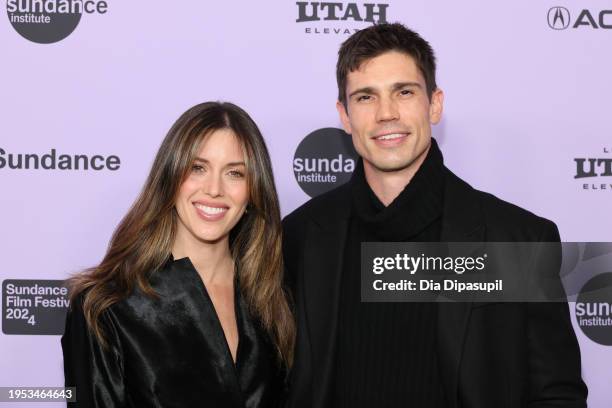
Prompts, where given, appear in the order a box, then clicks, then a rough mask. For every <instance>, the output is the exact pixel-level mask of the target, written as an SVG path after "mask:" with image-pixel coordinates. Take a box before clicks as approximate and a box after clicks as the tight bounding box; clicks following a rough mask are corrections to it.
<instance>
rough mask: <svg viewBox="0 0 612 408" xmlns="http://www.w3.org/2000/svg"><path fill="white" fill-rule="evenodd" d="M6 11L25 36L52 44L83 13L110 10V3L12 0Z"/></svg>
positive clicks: (65, 0)
mask: <svg viewBox="0 0 612 408" xmlns="http://www.w3.org/2000/svg"><path fill="white" fill-rule="evenodd" d="M6 11H7V13H8V18H9V21H10V22H11V25H12V26H13V28H14V29H15V31H17V32H18V33H19V34H20V35H21V36H22V37H23V38H25V39H27V40H30V41H32V42H35V43H39V44H51V43H55V42H58V41H61V40H63V39H64V38H66V37H68V36H69V35H70V34H72V32H73V31H74V29H75V28H76V27H77V25H78V24H79V22H80V21H81V16H82V15H83V13H86V14H94V13H96V14H106V12H107V11H108V4H107V2H106V1H104V0H100V1H96V0H8V1H7V2H6Z"/></svg>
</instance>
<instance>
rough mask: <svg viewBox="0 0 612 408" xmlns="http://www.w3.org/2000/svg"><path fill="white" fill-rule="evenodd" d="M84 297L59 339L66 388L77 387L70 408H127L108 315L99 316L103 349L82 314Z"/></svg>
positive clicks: (116, 343)
mask: <svg viewBox="0 0 612 408" xmlns="http://www.w3.org/2000/svg"><path fill="white" fill-rule="evenodd" d="M82 299H83V297H82V296H79V297H77V298H76V299H75V300H74V301H73V302H72V303H71V305H70V310H69V311H68V314H67V316H66V329H65V331H64V335H63V336H62V350H63V353H64V378H65V384H66V387H76V402H74V403H68V407H69V408H70V407H71V408H85V407H87V408H120V407H121V408H122V407H127V406H128V404H127V401H126V393H125V386H124V381H123V369H122V363H121V361H122V360H121V353H120V352H119V340H118V337H117V333H116V331H115V330H114V325H113V324H112V319H111V318H110V316H109V313H105V314H103V316H102V319H101V323H102V327H103V330H104V333H105V339H106V345H105V346H104V347H103V346H102V345H101V344H100V343H99V342H98V340H97V338H96V336H95V335H94V334H93V333H92V332H91V330H90V329H89V327H88V325H87V322H86V321H85V316H84V314H83V308H82V301H83V300H82Z"/></svg>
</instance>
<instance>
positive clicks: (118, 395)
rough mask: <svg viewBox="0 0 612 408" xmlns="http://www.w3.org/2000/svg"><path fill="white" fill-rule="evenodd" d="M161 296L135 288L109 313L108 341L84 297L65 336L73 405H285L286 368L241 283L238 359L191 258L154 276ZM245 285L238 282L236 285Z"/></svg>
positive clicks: (252, 407)
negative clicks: (91, 319) (91, 325)
mask: <svg viewBox="0 0 612 408" xmlns="http://www.w3.org/2000/svg"><path fill="white" fill-rule="evenodd" d="M150 282H151V285H152V287H153V288H154V289H155V291H156V292H157V293H158V294H159V295H160V296H159V298H157V299H152V298H150V297H148V296H146V295H144V294H142V293H141V292H140V291H135V292H134V293H133V294H132V295H131V296H129V297H128V298H127V299H125V300H123V301H121V302H119V303H116V304H114V305H113V306H111V307H110V309H108V310H107V312H106V313H104V315H103V320H102V322H103V328H104V329H105V333H106V338H107V340H108V347H106V348H104V347H101V345H100V344H99V342H98V341H97V340H96V338H95V336H93V334H92V333H90V331H89V330H88V327H87V325H86V322H85V319H84V316H83V310H82V305H81V302H82V298H78V299H76V301H75V302H73V304H72V305H71V310H70V311H69V313H68V316H67V320H66V330H65V333H64V335H63V336H62V348H63V352H64V374H65V379H66V386H76V387H77V388H76V396H77V402H76V403H69V404H68V406H69V407H79V408H84V407H87V408H115V407H130V408H131V407H138V408H147V407H164V408H171V407H177V408H178V407H181V408H184V407H220V408H221V407H228V408H229V407H231V408H234V407H236V408H264V407H278V406H280V404H281V400H282V395H283V392H284V373H285V370H284V369H283V368H282V367H281V366H280V364H279V363H278V358H277V357H276V353H275V350H274V347H273V345H272V343H271V342H270V339H269V337H268V336H267V335H266V333H265V332H264V331H263V329H262V328H261V326H260V325H259V324H258V322H257V321H256V320H255V319H253V318H252V317H251V316H250V315H249V312H248V307H247V305H246V304H245V302H244V300H243V299H242V297H241V296H240V294H239V289H238V288H236V298H235V307H236V320H237V324H238V333H239V344H238V351H237V357H236V364H234V361H233V359H232V356H231V353H230V350H229V347H228V345H227V342H226V340H225V335H224V333H223V329H222V327H221V323H220V322H219V319H218V317H217V314H216V312H215V309H214V306H213V304H212V301H211V299H210V297H209V295H208V293H207V291H206V287H205V286H204V284H203V282H202V280H201V278H200V276H199V275H198V273H197V271H196V270H195V268H194V267H193V265H192V264H191V261H190V260H189V259H188V258H182V259H178V260H174V259H172V258H170V260H169V261H168V262H167V263H166V265H165V266H164V267H163V268H162V269H161V270H159V271H156V272H155V273H153V274H152V276H151V278H150ZM236 286H237V285H236Z"/></svg>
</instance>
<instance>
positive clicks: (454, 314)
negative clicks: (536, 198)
mask: <svg viewBox="0 0 612 408" xmlns="http://www.w3.org/2000/svg"><path fill="white" fill-rule="evenodd" d="M446 173H447V175H446V185H445V192H444V210H443V216H442V234H441V237H440V241H442V242H483V241H484V238H485V236H484V233H485V230H484V220H483V219H482V211H481V203H480V201H479V200H478V197H477V195H476V194H475V191H474V189H473V188H472V187H471V186H470V185H468V184H467V183H465V182H464V181H463V180H461V179H460V178H458V177H457V176H455V175H454V174H453V173H452V172H451V171H450V170H448V169H446ZM471 309H472V303H471V302H441V303H439V304H438V361H439V367H440V376H441V378H442V383H443V385H444V389H445V391H446V395H447V400H448V403H449V404H450V405H449V406H450V407H452V408H455V407H457V394H458V381H459V367H460V362H461V355H462V349H463V343H464V339H465V334H466V329H467V326H468V322H469V319H470V312H471Z"/></svg>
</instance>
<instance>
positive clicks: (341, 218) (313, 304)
mask: <svg viewBox="0 0 612 408" xmlns="http://www.w3.org/2000/svg"><path fill="white" fill-rule="evenodd" d="M339 196H341V197H342V198H343V199H341V200H339V202H338V203H337V205H336V206H334V207H335V208H326V209H324V210H323V211H318V212H317V217H316V219H314V222H313V223H311V224H310V226H309V229H308V232H307V237H306V239H305V242H306V248H305V253H304V256H305V260H304V268H305V269H304V271H303V272H304V290H305V302H306V311H307V319H308V325H309V329H310V330H309V333H310V342H311V345H312V367H313V378H312V381H313V383H312V393H313V395H312V401H313V406H314V407H322V406H326V405H327V404H326V398H327V397H328V396H329V395H330V386H331V385H332V384H333V382H334V381H333V380H334V379H333V376H334V364H335V358H334V356H335V347H336V337H337V335H336V334H337V326H338V307H339V298H340V279H341V277H342V265H343V258H344V246H345V242H346V234H347V230H348V220H349V214H350V201H349V199H348V196H349V194H348V192H347V193H346V194H344V195H342V194H340V195H339ZM344 198H346V200H344Z"/></svg>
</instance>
